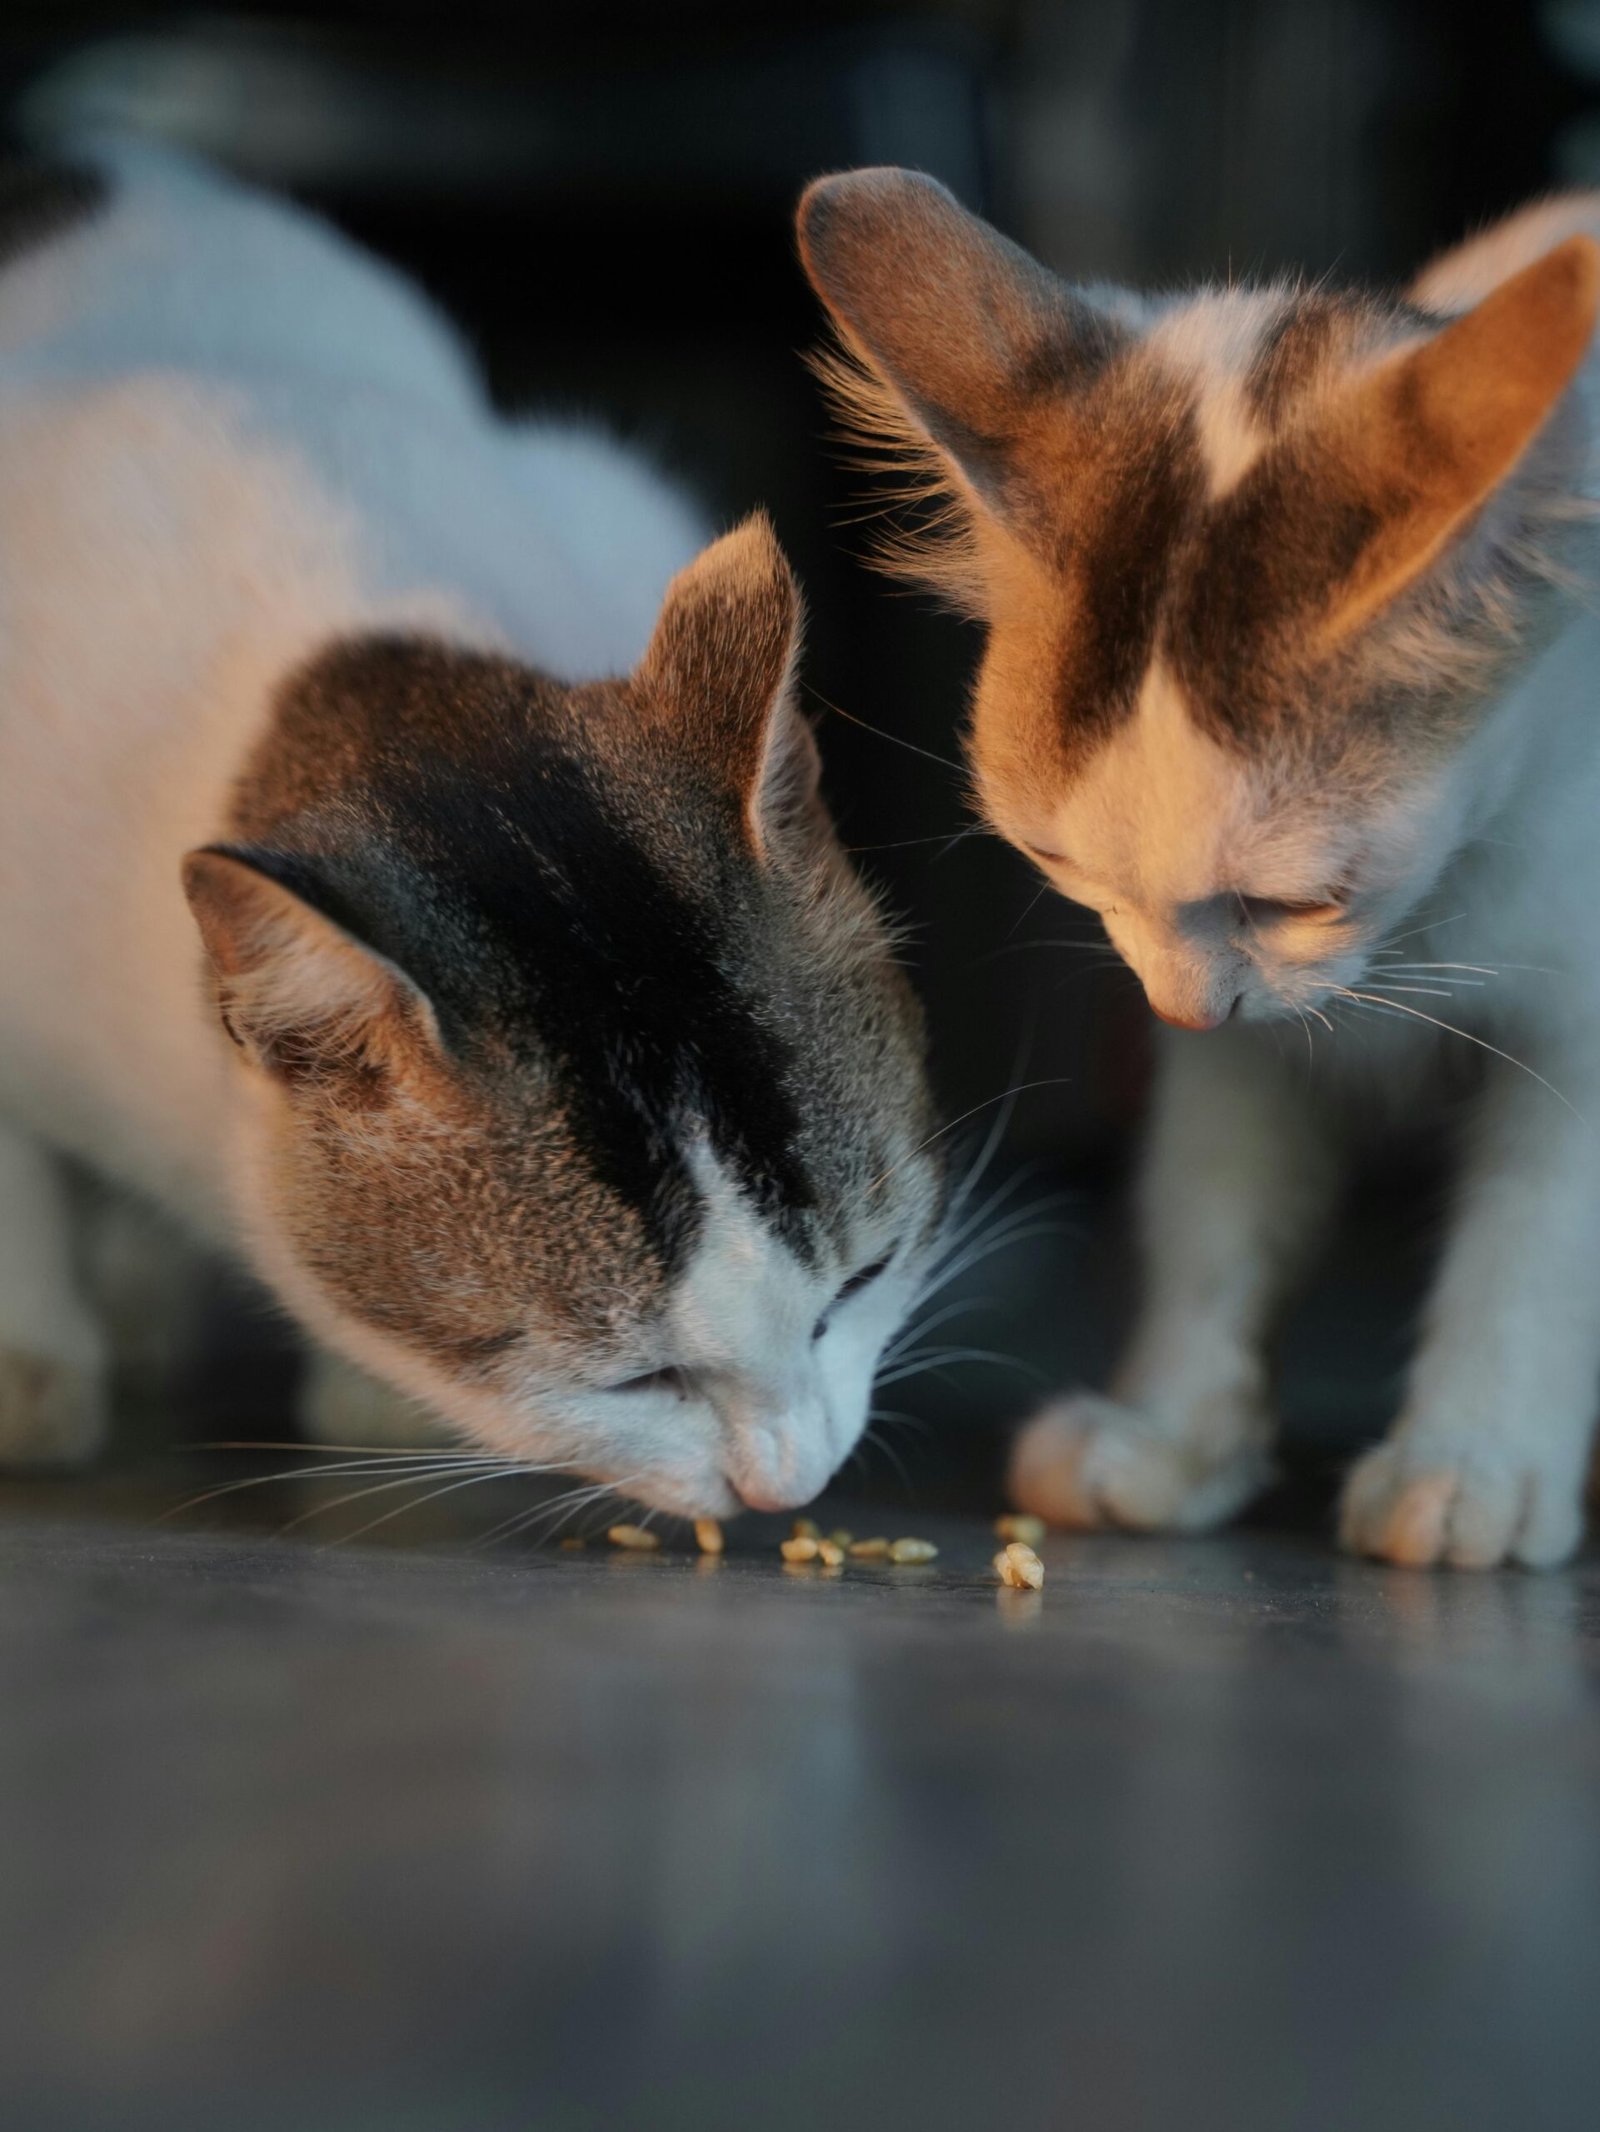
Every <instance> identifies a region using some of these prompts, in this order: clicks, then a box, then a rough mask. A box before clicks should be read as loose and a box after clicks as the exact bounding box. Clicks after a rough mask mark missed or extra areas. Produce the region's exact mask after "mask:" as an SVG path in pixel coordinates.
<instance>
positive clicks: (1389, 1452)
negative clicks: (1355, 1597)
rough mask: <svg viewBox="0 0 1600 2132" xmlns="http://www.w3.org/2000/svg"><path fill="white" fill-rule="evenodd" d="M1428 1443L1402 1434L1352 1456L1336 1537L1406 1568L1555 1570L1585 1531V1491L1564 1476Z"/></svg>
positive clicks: (1526, 1462)
mask: <svg viewBox="0 0 1600 2132" xmlns="http://www.w3.org/2000/svg"><path fill="white" fill-rule="evenodd" d="M1474 1452H1475V1447H1474V1446H1472V1445H1470V1444H1469V1445H1467V1446H1465V1447H1463V1448H1461V1449H1459V1450H1454V1451H1452V1450H1449V1449H1446V1448H1444V1447H1435V1448H1434V1449H1432V1450H1431V1452H1430V1450H1428V1449H1427V1448H1425V1447H1423V1446H1422V1445H1412V1444H1409V1443H1407V1442H1405V1441H1404V1440H1403V1439H1402V1440H1399V1441H1390V1442H1388V1443H1382V1444H1379V1445H1378V1447H1377V1448H1376V1450H1372V1451H1368V1452H1367V1453H1366V1454H1365V1455H1364V1456H1363V1457H1361V1458H1359V1459H1357V1461H1356V1463H1355V1465H1354V1466H1353V1467H1352V1468H1351V1469H1350V1473H1349V1475H1348V1477H1347V1478H1346V1481H1345V1485H1344V1497H1343V1501H1342V1503H1341V1505H1340V1512H1339V1542H1340V1545H1341V1546H1343V1547H1345V1548H1348V1549H1349V1551H1350V1552H1351V1553H1352V1554H1360V1555H1375V1556H1376V1557H1378V1559H1379V1560H1380V1561H1384V1562H1397V1563H1400V1564H1402V1565H1403V1566H1405V1567H1406V1568H1408V1569H1429V1568H1432V1567H1434V1566H1435V1565H1437V1564H1440V1563H1445V1564H1448V1565H1449V1566H1450V1567H1451V1568H1452V1569H1494V1568H1496V1567H1497V1566H1498V1565H1499V1564H1501V1563H1503V1562H1520V1563H1521V1564H1522V1565H1523V1567H1524V1568H1526V1569H1553V1568H1555V1566H1556V1565H1557V1564H1558V1563H1561V1562H1565V1561H1566V1560H1567V1558H1568V1556H1570V1555H1571V1554H1572V1553H1573V1552H1574V1551H1575V1549H1576V1548H1577V1546H1578V1543H1579V1541H1580V1540H1581V1539H1582V1538H1583V1497H1582V1491H1581V1488H1580V1487H1579V1485H1578V1483H1577V1482H1576V1481H1575V1480H1573V1479H1572V1478H1570V1477H1569V1476H1567V1475H1566V1474H1555V1473H1549V1472H1546V1471H1544V1470H1543V1469H1541V1468H1540V1467H1539V1466H1538V1465H1536V1464H1534V1463H1533V1462H1532V1461H1529V1460H1522V1461H1518V1460H1516V1459H1512V1458H1507V1457H1504V1456H1495V1455H1492V1454H1491V1455H1484V1454H1482V1453H1478V1454H1477V1455H1474Z"/></svg>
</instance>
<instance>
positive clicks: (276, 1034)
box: [183, 845, 438, 1097]
mask: <svg viewBox="0 0 1600 2132" xmlns="http://www.w3.org/2000/svg"><path fill="white" fill-rule="evenodd" d="M183 886H184V893H185V894H186V895H187V897H188V899H189V907H190V909H191V910H192V911H193V912H194V916H195V922H196V924H197V925H198V926H199V928H200V937H201V939H202V941H203V942H204V944H205V949H206V954H207V956H208V957H209V959H210V963H211V969H212V973H213V976H214V979H215V984H216V993H217V1005H218V1009H219V1012H220V1013H221V1016H222V1021H223V1026H224V1027H225V1028H226V1029H227V1031H228V1033H229V1035H230V1036H231V1037H232V1038H233V1040H234V1042H235V1043H237V1044H238V1045H239V1046H240V1047H241V1049H242V1050H244V1051H246V1052H247V1053H248V1054H249V1055H250V1056H251V1057H252V1058H253V1059H254V1060H255V1062H256V1063H257V1064H258V1065H260V1066H261V1067H263V1068H264V1069H265V1070H266V1071H267V1072H269V1073H271V1074H272V1075H273V1076H274V1077H275V1078H276V1079H277V1080H279V1081H281V1082H283V1083H284V1084H285V1085H288V1086H291V1087H295V1086H303V1085H305V1084H308V1083H313V1082H315V1083H318V1084H324V1085H328V1084H334V1083H340V1084H344V1085H345V1086H346V1088H347V1089H348V1087H349V1086H350V1085H352V1084H355V1083H357V1082H359V1083H361V1084H362V1085H363V1086H364V1088H365V1089H366V1091H367V1093H368V1095H369V1097H370V1095H371V1092H372V1090H373V1089H374V1087H375V1086H376V1085H377V1083H378V1082H379V1080H380V1079H382V1078H384V1077H386V1076H387V1075H388V1074H389V1073H390V1072H391V1071H392V1070H393V1069H395V1068H397V1067H398V1066H399V1065H400V1064H401V1063H402V1062H403V1061H404V1060H405V1059H407V1058H408V1057H415V1056H417V1055H418V1053H419V1051H420V1050H421V1049H422V1048H424V1047H434V1046H437V1042H438V1029H437V1026H436V1023H435V1021H434V1015H433V1010H432V1008H431V1006H430V1005H429V1003H428V1001H427V999H426V998H425V997H424V996H423V994H422V993H421V992H420V991H418V989H417V987H416V986H415V985H414V984H412V982H411V980H410V979H409V978H408V977H406V976H405V974H404V973H403V972H402V971H400V970H398V969H397V968H396V967H395V965H394V964H393V963H391V962H389V961H388V960H387V959H386V958H385V957H383V956H381V955H378V954H375V953H374V952H373V951H372V949H370V948H368V947H365V946H364V945H363V944H362V943H361V942H360V941H358V940H357V939H356V938H355V937H354V935H352V934H350V933H348V932H346V931H345V929H344V928H343V927H342V926H340V925H337V924H335V923H334V921H333V920H332V919H331V918H328V917H327V916H325V915H324V914H323V913H322V912H321V911H319V910H317V909H315V908H314V907H313V905H311V904H310V903H308V902H307V901H306V900H305V898H304V897H303V896H300V895H298V894H297V893H296V892H295V891H294V890H293V889H292V888H289V887H287V886H285V884H284V883H283V882H282V881H279V880H277V879H275V878H274V877H273V875H272V873H271V872H269V871H267V870H266V869H265V867H264V865H263V863H262V858H261V855H260V854H255V853H250V852H246V851H242V850H236V849H231V848H229V847H227V846H222V845H212V846H207V847H206V848H205V849H203V850H200V851H192V852H190V853H189V855H188V857H187V858H186V859H185V860H184V862H183Z"/></svg>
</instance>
